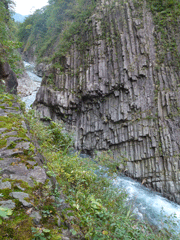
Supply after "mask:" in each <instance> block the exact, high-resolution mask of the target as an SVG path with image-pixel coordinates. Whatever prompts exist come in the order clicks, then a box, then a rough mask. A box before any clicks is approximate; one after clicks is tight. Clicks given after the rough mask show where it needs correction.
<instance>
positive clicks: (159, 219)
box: [22, 62, 180, 235]
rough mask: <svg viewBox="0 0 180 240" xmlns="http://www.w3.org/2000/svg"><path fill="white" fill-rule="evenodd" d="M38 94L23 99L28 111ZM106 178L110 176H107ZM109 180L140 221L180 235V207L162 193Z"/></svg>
mask: <svg viewBox="0 0 180 240" xmlns="http://www.w3.org/2000/svg"><path fill="white" fill-rule="evenodd" d="M24 65H25V68H26V72H27V74H28V75H29V76H30V78H31V79H32V80H33V81H34V82H36V83H37V82H38V83H39V86H40V83H41V80H42V79H41V78H40V77H38V76H37V75H36V74H35V73H34V66H33V65H32V64H29V63H27V62H24ZM36 93H37V91H34V92H33V93H32V95H30V96H27V97H23V98H22V101H24V102H25V103H26V108H27V109H28V108H30V106H31V104H32V103H33V102H34V100H35V98H36ZM82 157H83V155H82ZM85 157H87V155H86V156H85ZM100 168H102V167H100ZM106 177H108V176H107V175H106ZM108 178H110V179H111V181H112V186H114V187H116V188H118V189H119V191H122V190H123V191H124V190H125V191H126V193H127V195H128V197H127V206H131V209H132V211H133V213H134V215H135V216H136V217H137V218H138V219H139V220H141V221H144V220H146V221H148V222H149V223H150V224H151V225H154V226H156V227H157V228H161V227H166V228H167V229H169V228H170V229H171V230H173V231H174V234H175V235H176V234H178V233H180V224H179V223H180V205H178V204H176V203H174V202H171V201H169V200H168V199H166V198H164V197H163V196H162V195H161V194H160V193H157V192H155V191H152V190H151V189H148V188H146V187H144V186H143V185H142V184H141V183H139V182H137V181H135V180H133V179H131V178H129V177H126V176H124V175H120V174H114V175H113V176H112V177H108ZM174 223H175V224H174Z"/></svg>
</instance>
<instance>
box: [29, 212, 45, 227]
mask: <svg viewBox="0 0 180 240" xmlns="http://www.w3.org/2000/svg"><path fill="white" fill-rule="evenodd" d="M30 217H32V218H33V221H34V223H35V224H36V225H38V224H39V223H40V221H41V219H42V216H41V214H40V213H39V212H38V211H33V212H32V213H31V215H30Z"/></svg>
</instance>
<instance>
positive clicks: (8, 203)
mask: <svg viewBox="0 0 180 240" xmlns="http://www.w3.org/2000/svg"><path fill="white" fill-rule="evenodd" d="M0 206H1V207H3V208H9V209H13V208H15V207H16V204H15V203H14V202H13V201H12V200H7V201H0Z"/></svg>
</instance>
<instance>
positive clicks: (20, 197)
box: [9, 192, 32, 207]
mask: <svg viewBox="0 0 180 240" xmlns="http://www.w3.org/2000/svg"><path fill="white" fill-rule="evenodd" d="M9 195H10V196H11V197H13V198H15V199H18V200H19V201H20V202H21V203H22V204H23V206H24V207H32V204H31V203H29V202H27V201H25V200H24V198H29V194H27V193H24V192H12V193H10V194H9Z"/></svg>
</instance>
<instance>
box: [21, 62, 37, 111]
mask: <svg viewBox="0 0 180 240" xmlns="http://www.w3.org/2000/svg"><path fill="white" fill-rule="evenodd" d="M24 67H25V69H26V72H27V74H28V76H29V77H30V78H31V79H32V80H33V81H34V82H35V84H36V86H37V85H38V86H39V87H40V85H41V81H42V78H40V77H38V76H37V75H36V74H35V70H34V69H35V66H34V65H33V64H30V63H28V62H25V61H24ZM37 91H38V90H35V91H33V93H32V94H31V95H29V96H26V97H23V98H22V101H23V102H25V103H26V108H27V109H30V108H31V104H32V103H33V102H34V101H35V99H36V93H37Z"/></svg>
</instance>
